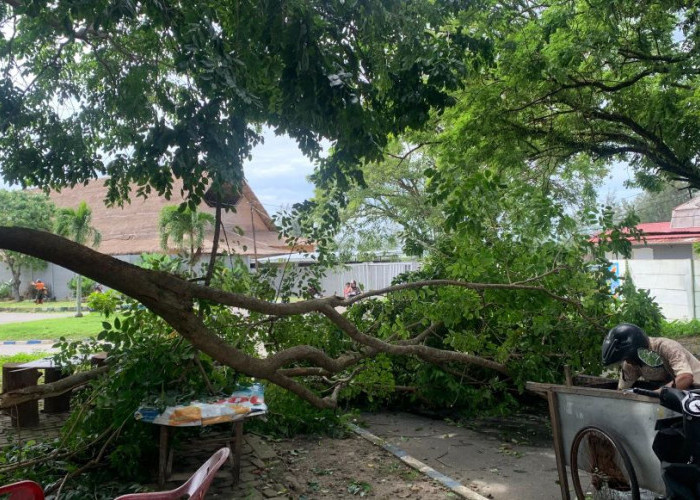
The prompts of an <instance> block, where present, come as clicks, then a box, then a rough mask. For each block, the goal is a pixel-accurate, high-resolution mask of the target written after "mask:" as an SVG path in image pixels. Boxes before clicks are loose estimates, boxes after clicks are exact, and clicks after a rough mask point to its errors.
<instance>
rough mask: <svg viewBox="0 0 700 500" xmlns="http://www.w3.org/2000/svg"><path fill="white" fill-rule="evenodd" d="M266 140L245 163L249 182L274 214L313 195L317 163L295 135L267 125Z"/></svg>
mask: <svg viewBox="0 0 700 500" xmlns="http://www.w3.org/2000/svg"><path fill="white" fill-rule="evenodd" d="M263 136H264V138H265V140H264V143H261V144H258V145H257V146H256V147H255V148H254V149H253V151H252V155H251V156H252V160H251V161H249V162H247V163H245V164H244V165H243V169H244V172H245V177H246V180H247V181H248V185H249V186H250V187H251V188H252V189H253V192H254V193H255V195H256V196H257V197H258V199H259V200H260V202H261V203H262V204H263V206H264V207H265V209H266V210H267V211H268V213H269V214H270V215H273V214H275V213H276V212H278V211H280V210H281V209H288V208H291V206H292V205H293V204H294V203H298V202H301V201H304V200H307V199H309V198H311V197H312V196H313V194H314V187H313V184H311V182H309V180H308V176H309V175H310V174H311V173H312V172H313V170H314V166H313V164H312V163H311V160H309V159H308V158H306V157H305V156H304V155H303V153H302V152H301V151H300V150H299V148H298V147H297V145H296V142H294V141H293V140H292V139H290V138H289V137H287V136H276V135H275V133H274V132H273V131H272V130H270V129H266V130H265V131H264V132H263Z"/></svg>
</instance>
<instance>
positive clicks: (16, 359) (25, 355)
mask: <svg viewBox="0 0 700 500" xmlns="http://www.w3.org/2000/svg"><path fill="white" fill-rule="evenodd" d="M48 355H49V354H48V353H46V352H21V353H19V354H13V355H11V356H0V366H2V365H4V364H5V363H27V362H28V361H34V360H35V359H41V358H45V357H46V356H48ZM0 385H2V370H0Z"/></svg>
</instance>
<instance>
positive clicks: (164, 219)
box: [158, 206, 216, 273]
mask: <svg viewBox="0 0 700 500" xmlns="http://www.w3.org/2000/svg"><path fill="white" fill-rule="evenodd" d="M215 223H216V219H215V218H214V216H213V215H211V214H208V213H205V212H198V211H197V210H191V209H190V208H189V207H188V208H184V209H180V208H179V207H177V206H169V207H163V209H162V210H161V211H160V216H159V218H158V232H159V233H160V246H161V248H162V249H163V250H168V241H172V242H173V243H174V244H175V246H176V247H177V248H178V250H180V251H183V252H187V253H188V255H189V259H188V260H189V268H190V273H191V272H192V269H193V267H194V261H195V258H196V255H197V254H198V253H199V252H201V249H202V243H204V234H205V233H206V231H207V229H208V228H209V227H213V226H214V224H215Z"/></svg>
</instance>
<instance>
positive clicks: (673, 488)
mask: <svg viewBox="0 0 700 500" xmlns="http://www.w3.org/2000/svg"><path fill="white" fill-rule="evenodd" d="M634 392H635V393H637V394H644V395H645V396H651V397H656V398H659V403H660V404H661V405H662V406H663V407H665V408H668V409H669V410H673V411H675V412H677V413H680V415H681V416H679V417H672V418H666V419H661V420H658V421H657V422H656V430H657V433H656V437H655V438H654V444H653V446H652V447H653V450H654V453H655V454H656V456H657V457H658V458H659V460H660V461H661V475H662V478H663V481H664V485H665V486H666V500H700V394H698V393H695V392H692V391H681V390H679V389H674V388H671V387H664V388H662V389H661V392H660V393H658V392H654V391H647V390H645V389H634Z"/></svg>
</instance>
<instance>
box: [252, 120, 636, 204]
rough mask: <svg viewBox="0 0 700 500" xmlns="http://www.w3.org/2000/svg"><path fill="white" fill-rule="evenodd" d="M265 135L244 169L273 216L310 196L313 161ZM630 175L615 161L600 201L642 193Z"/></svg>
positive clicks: (283, 141) (290, 144)
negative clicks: (630, 185) (632, 184)
mask: <svg viewBox="0 0 700 500" xmlns="http://www.w3.org/2000/svg"><path fill="white" fill-rule="evenodd" d="M264 137H265V142H264V144H259V145H258V146H256V147H255V149H253V152H252V160H251V161H250V162H248V163H246V164H245V165H244V169H245V176H246V179H247V180H248V184H249V185H250V187H251V188H252V189H253V192H254V193H255V194H256V196H257V197H258V199H260V202H261V203H262V204H263V205H264V206H265V209H266V210H267V211H268V213H269V214H270V215H273V214H275V213H276V212H278V211H279V210H280V209H282V208H290V207H291V205H293V204H294V203H298V202H301V201H304V200H306V199H309V198H310V197H312V196H313V185H312V184H311V183H310V182H309V181H308V176H309V175H310V174H311V173H312V172H313V164H312V163H311V161H309V160H308V159H307V158H306V157H305V156H304V155H303V154H302V153H301V151H299V148H298V147H297V145H296V143H295V142H294V141H293V140H292V139H290V138H289V137H287V136H275V134H274V132H273V131H272V130H269V129H267V130H265V132H264ZM632 178H633V175H632V170H631V169H630V168H629V167H628V166H627V165H625V164H623V163H617V164H615V165H614V166H613V167H612V169H611V171H610V174H609V175H608V176H607V177H606V179H605V181H604V182H603V185H602V186H601V187H600V189H599V190H598V200H599V202H600V203H604V202H605V201H607V200H608V199H614V200H615V201H622V200H626V201H630V200H631V199H633V198H635V197H636V196H638V195H639V194H641V193H642V190H641V189H629V188H627V187H625V185H624V183H625V181H627V180H632Z"/></svg>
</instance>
